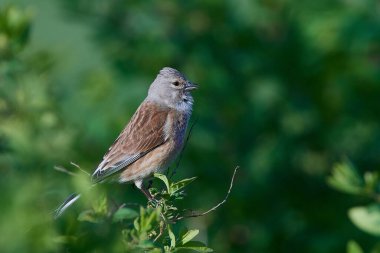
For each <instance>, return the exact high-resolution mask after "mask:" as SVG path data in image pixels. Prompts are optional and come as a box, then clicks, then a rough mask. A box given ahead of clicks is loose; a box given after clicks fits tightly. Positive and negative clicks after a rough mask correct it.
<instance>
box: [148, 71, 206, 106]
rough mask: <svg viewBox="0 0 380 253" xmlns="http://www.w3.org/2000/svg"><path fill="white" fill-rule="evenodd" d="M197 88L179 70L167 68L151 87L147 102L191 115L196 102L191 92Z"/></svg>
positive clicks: (160, 73)
mask: <svg viewBox="0 0 380 253" xmlns="http://www.w3.org/2000/svg"><path fill="white" fill-rule="evenodd" d="M197 87H198V86H197V85H196V84H193V83H191V82H190V81H189V80H187V79H186V77H185V76H184V75H183V74H182V73H181V72H179V71H178V70H176V69H173V68H169V67H165V68H163V69H161V70H160V72H159V73H158V75H157V77H156V79H155V80H154V81H153V83H152V84H151V85H150V88H149V91H148V97H147V100H150V101H154V102H156V103H158V104H160V105H164V106H168V107H171V108H174V109H176V110H179V111H184V112H188V113H190V112H191V110H192V106H193V102H194V100H193V97H192V96H191V91H192V90H195V89H196V88H197Z"/></svg>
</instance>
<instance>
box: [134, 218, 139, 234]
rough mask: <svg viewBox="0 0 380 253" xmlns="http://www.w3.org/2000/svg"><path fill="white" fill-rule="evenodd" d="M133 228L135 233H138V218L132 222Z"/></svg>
mask: <svg viewBox="0 0 380 253" xmlns="http://www.w3.org/2000/svg"><path fill="white" fill-rule="evenodd" d="M133 226H134V228H135V229H136V231H140V224H139V218H136V219H135V220H134V221H133Z"/></svg>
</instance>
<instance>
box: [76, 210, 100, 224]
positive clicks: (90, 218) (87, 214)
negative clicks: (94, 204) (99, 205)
mask: <svg viewBox="0 0 380 253" xmlns="http://www.w3.org/2000/svg"><path fill="white" fill-rule="evenodd" d="M78 220H79V221H87V222H91V223H99V222H100V220H99V219H98V217H97V216H96V214H95V213H94V211H93V210H86V211H83V212H81V213H80V214H79V216H78Z"/></svg>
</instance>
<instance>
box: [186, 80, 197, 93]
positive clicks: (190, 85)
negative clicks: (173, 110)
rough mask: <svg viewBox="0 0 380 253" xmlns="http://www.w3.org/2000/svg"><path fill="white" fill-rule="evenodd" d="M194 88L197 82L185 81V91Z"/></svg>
mask: <svg viewBox="0 0 380 253" xmlns="http://www.w3.org/2000/svg"><path fill="white" fill-rule="evenodd" d="M196 89H198V84H195V83H191V82H187V83H186V87H185V91H192V90H196Z"/></svg>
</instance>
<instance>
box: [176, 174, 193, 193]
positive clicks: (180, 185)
mask: <svg viewBox="0 0 380 253" xmlns="http://www.w3.org/2000/svg"><path fill="white" fill-rule="evenodd" d="M195 179H197V178H196V177H192V178H185V179H183V180H181V181H178V182H176V183H173V184H172V185H171V187H170V191H171V194H173V193H175V192H177V191H179V190H181V189H182V188H184V187H185V186H187V185H188V184H190V183H191V182H193V181H194V180H195Z"/></svg>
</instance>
